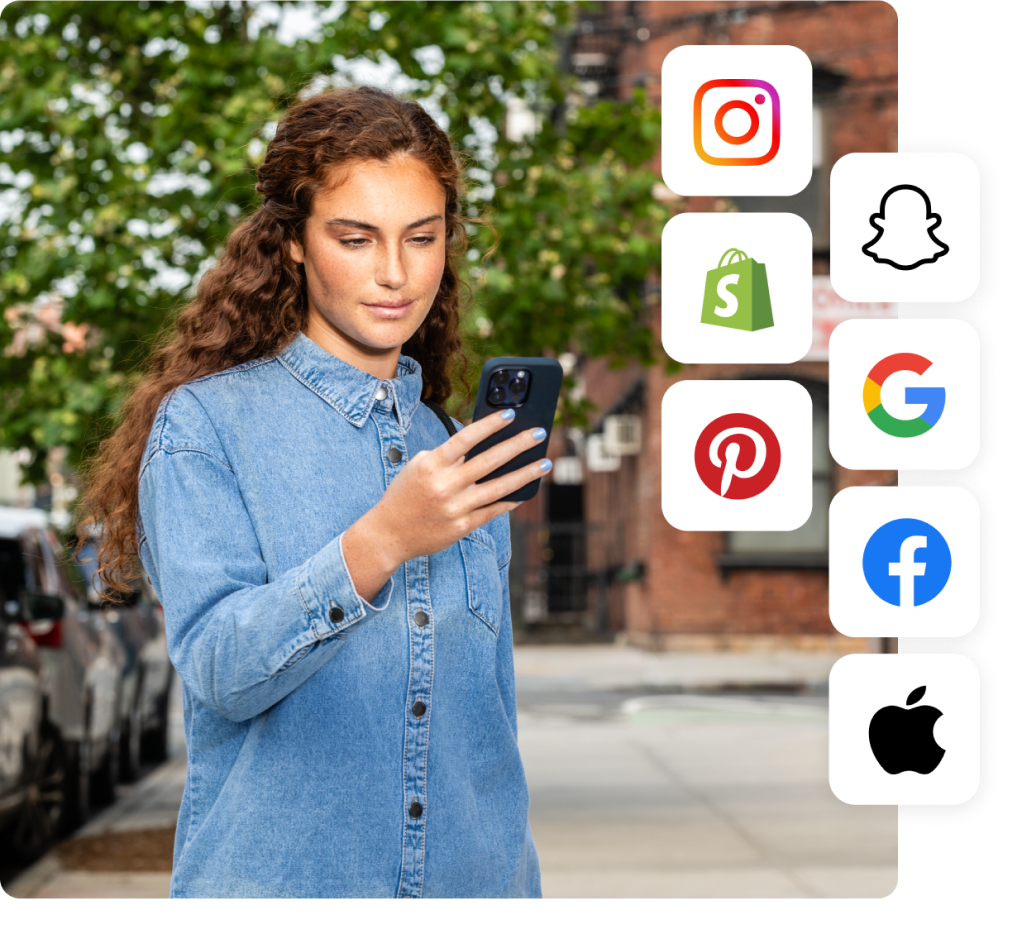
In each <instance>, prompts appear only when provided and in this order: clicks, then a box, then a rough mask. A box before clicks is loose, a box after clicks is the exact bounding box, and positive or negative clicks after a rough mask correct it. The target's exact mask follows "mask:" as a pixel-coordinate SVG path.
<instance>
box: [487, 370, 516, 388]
mask: <svg viewBox="0 0 1022 929" xmlns="http://www.w3.org/2000/svg"><path fill="white" fill-rule="evenodd" d="M509 380H511V372H509V371H498V372H497V373H496V374H494V375H493V379H492V380H491V382H490V383H491V384H493V386H494V387H504V386H505V385H506V384H507V382H508V381H509Z"/></svg>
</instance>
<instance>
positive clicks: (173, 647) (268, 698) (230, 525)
mask: <svg viewBox="0 0 1022 929" xmlns="http://www.w3.org/2000/svg"><path fill="white" fill-rule="evenodd" d="M139 512H140V522H141V527H142V536H141V538H140V546H139V547H140V554H141V558H142V562H143V565H144V567H145V569H146V571H147V572H148V573H149V575H150V577H151V578H152V579H153V582H154V585H155V586H156V589H157V592H158V594H159V596H160V599H161V601H162V602H163V604H164V608H165V621H166V628H167V646H168V650H169V652H170V657H171V661H172V662H173V664H174V667H175V668H176V669H177V671H178V673H179V674H180V675H181V676H182V678H183V680H184V681H185V682H186V683H187V685H188V686H189V688H190V690H191V692H192V693H194V694H195V695H196V696H197V697H198V698H199V700H201V701H202V702H203V703H205V704H206V705H208V706H210V707H211V708H213V709H214V710H216V711H217V712H218V713H220V714H221V715H223V716H224V717H226V718H228V719H231V720H233V721H236V722H239V721H242V720H245V719H250V718H252V717H253V716H256V715H258V714H259V713H261V712H263V711H265V710H267V709H269V708H270V707H271V706H273V705H274V704H275V703H277V702H278V701H280V700H281V699H283V698H284V697H286V696H287V695H288V694H289V693H291V692H292V691H293V690H295V689H296V688H297V687H298V686H299V685H301V684H302V683H303V682H304V681H306V680H308V678H309V677H310V676H311V675H312V674H314V673H315V672H316V671H317V670H318V669H319V668H321V667H322V666H323V665H324V664H325V663H326V662H327V661H329V660H330V658H331V656H332V655H333V654H334V653H335V652H336V650H337V648H339V647H340V646H341V641H342V640H343V639H344V638H345V634H346V632H347V631H348V630H349V629H350V628H351V627H352V626H353V625H354V624H356V623H357V622H359V621H360V620H362V619H363V618H364V617H365V616H366V615H367V613H368V612H369V611H373V612H377V611H380V610H382V609H384V608H385V607H386V605H387V603H388V602H389V599H390V593H391V590H392V589H393V583H392V581H388V582H387V585H386V586H385V587H384V588H383V590H381V591H380V593H379V595H377V597H376V599H375V601H374V602H373V603H372V604H370V603H367V602H366V601H365V600H364V599H363V598H362V597H360V596H359V595H358V593H357V592H356V591H355V587H354V584H353V582H352V579H351V575H350V574H349V573H348V568H347V565H346V564H345V561H344V555H343V552H342V550H341V538H342V535H338V536H335V537H333V538H332V539H330V541H329V542H328V543H327V544H325V545H324V546H323V547H322V548H321V549H320V550H319V551H317V552H316V553H315V554H313V555H312V556H311V557H310V558H308V559H307V560H306V561H305V562H304V563H303V564H301V565H298V566H296V567H294V568H292V569H290V570H288V571H286V572H284V573H282V574H280V576H278V577H275V578H274V579H273V580H272V581H270V580H269V579H268V569H267V565H266V562H265V561H264V559H263V556H262V552H261V548H260V544H259V539H258V537H257V535H256V532H255V529H254V527H253V525H252V521H251V519H250V516H249V513H248V510H247V508H246V507H245V503H244V500H243V498H242V495H241V492H240V490H239V488H238V484H237V480H236V477H235V474H234V472H233V471H232V470H231V469H230V467H229V466H228V465H227V464H226V462H224V461H222V460H220V459H219V458H218V457H217V456H215V455H213V454H211V453H209V452H208V451H205V450H201V449H195V448H187V449H160V450H158V451H157V452H156V453H155V454H154V455H153V456H152V457H151V458H150V459H149V461H148V462H147V463H146V465H145V466H144V468H143V470H142V473H141V474H140V477H139ZM335 608H340V609H341V610H343V617H341V616H339V615H338V614H337V613H336V612H335V613H334V614H333V618H331V610H334V609H335ZM334 619H338V620H339V621H337V622H335V621H334Z"/></svg>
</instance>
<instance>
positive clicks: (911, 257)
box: [862, 184, 949, 271]
mask: <svg viewBox="0 0 1022 929" xmlns="http://www.w3.org/2000/svg"><path fill="white" fill-rule="evenodd" d="M869 222H870V225H871V226H872V227H873V228H874V229H876V230H877V234H876V235H875V236H874V237H873V238H872V239H870V241H869V242H867V243H866V244H865V245H863V246H862V250H863V252H864V253H865V254H867V255H869V257H870V258H872V259H873V260H874V261H875V262H877V264H886V265H890V266H891V267H892V268H898V270H900V271H911V270H912V269H913V268H918V267H919V266H920V265H924V264H931V263H933V262H934V261H936V260H937V259H938V258H941V257H943V256H944V255H946V254H947V253H948V251H949V249H948V246H947V245H945V244H944V243H943V242H941V241H940V239H938V238H937V236H936V235H934V232H933V230H934V229H936V228H937V227H938V226H939V225H940V215H939V214H938V213H934V212H933V211H932V210H931V208H930V198H929V197H928V196H927V195H926V191H924V190H922V189H921V188H919V187H914V186H913V185H911V184H899V185H898V186H897V187H892V188H891V189H890V190H888V191H887V193H885V194H884V196H883V199H881V201H880V212H878V213H874V214H873V215H872V216H871V217H870V218H869Z"/></svg>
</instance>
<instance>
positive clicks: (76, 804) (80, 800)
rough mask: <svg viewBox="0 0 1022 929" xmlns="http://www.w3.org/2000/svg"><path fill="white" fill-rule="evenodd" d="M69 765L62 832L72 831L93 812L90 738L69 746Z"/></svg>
mask: <svg viewBox="0 0 1022 929" xmlns="http://www.w3.org/2000/svg"><path fill="white" fill-rule="evenodd" d="M69 749H70V750H69V751H68V758H69V763H68V766H67V788H66V790H65V794H66V798H67V802H66V803H65V805H64V822H63V823H61V829H60V831H61V832H62V833H66V832H70V831H71V830H72V829H73V828H74V827H75V826H80V825H82V823H84V822H86V820H88V818H89V816H90V815H91V813H92V803H91V799H90V796H89V794H90V793H91V791H90V789H89V787H90V781H91V778H90V777H89V766H90V759H91V752H90V749H89V741H88V739H84V740H83V741H81V742H76V743H74V744H73V745H71V746H69Z"/></svg>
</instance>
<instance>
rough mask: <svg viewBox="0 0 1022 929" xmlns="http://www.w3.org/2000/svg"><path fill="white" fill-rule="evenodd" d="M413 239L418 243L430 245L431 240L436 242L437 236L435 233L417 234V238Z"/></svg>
mask: <svg viewBox="0 0 1022 929" xmlns="http://www.w3.org/2000/svg"><path fill="white" fill-rule="evenodd" d="M412 241H413V242H414V243H415V244H416V245H429V244H430V242H435V241H436V236H435V235H417V236H415V238H413V239H412Z"/></svg>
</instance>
